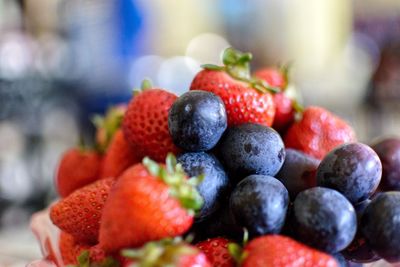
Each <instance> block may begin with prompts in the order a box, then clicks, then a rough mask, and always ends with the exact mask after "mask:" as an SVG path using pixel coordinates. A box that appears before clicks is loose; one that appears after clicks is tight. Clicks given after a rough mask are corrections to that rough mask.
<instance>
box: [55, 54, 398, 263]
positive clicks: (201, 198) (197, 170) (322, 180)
mask: <svg viewBox="0 0 400 267" xmlns="http://www.w3.org/2000/svg"><path fill="white" fill-rule="evenodd" d="M250 60H251V55H250V54H249V53H241V52H239V51H236V50H234V49H232V48H228V49H227V50H225V52H224V54H223V63H224V64H223V66H216V65H204V66H203V68H204V70H202V71H200V72H199V73H198V74H197V75H196V76H195V77H194V79H193V81H192V84H191V86H190V90H189V91H188V92H186V93H184V94H183V95H182V96H180V97H177V96H176V95H174V94H172V93H170V92H168V91H166V90H164V89H161V88H157V87H153V86H152V85H151V83H150V82H149V81H144V82H143V85H142V88H141V90H138V91H136V92H135V93H134V96H133V97H132V99H131V101H130V103H129V104H128V105H126V106H124V105H121V106H117V107H114V108H111V109H110V110H109V111H108V113H107V114H106V115H105V117H103V118H100V117H98V118H96V119H95V124H96V126H97V133H96V137H95V140H96V145H95V147H94V148H83V147H79V148H72V149H70V150H69V151H67V152H66V153H65V154H64V156H63V157H62V159H61V162H60V165H59V169H58V172H57V175H56V189H57V191H58V192H59V195H60V198H61V199H60V200H58V201H57V202H56V203H55V204H53V205H52V206H51V207H50V219H51V221H52V222H53V223H54V225H56V226H57V227H58V228H59V229H60V230H61V234H60V238H59V243H58V248H57V251H59V252H60V256H61V257H59V256H58V255H55V254H56V253H54V252H52V253H49V255H47V258H48V259H50V260H52V261H54V262H56V263H57V264H58V265H59V266H63V265H77V266H122V267H123V266H144V267H149V266H179V267H195V266H196V267H202V266H203V267H205V266H221V267H222V266H224V267H232V266H245V267H258V266H264V267H265V266H274V267H280V266H282V267H283V266H329V267H334V266H359V265H361V264H360V263H366V262H373V261H377V260H379V259H384V260H386V261H388V262H392V263H394V262H397V261H400V192H396V190H400V140H399V139H395V138H394V139H384V140H382V141H380V142H378V143H376V144H375V145H373V146H372V147H370V146H368V145H365V144H362V143H359V142H357V141H356V136H355V133H354V131H353V130H352V128H351V126H349V125H348V124H347V123H346V122H345V121H344V120H342V119H341V118H339V117H338V116H336V115H334V114H332V113H330V112H329V111H327V110H326V109H324V108H322V107H315V106H310V107H306V108H303V107H301V106H300V105H299V104H298V103H297V101H295V100H293V99H291V98H289V97H288V96H287V93H286V88H287V86H288V78H287V76H288V75H287V72H286V70H285V69H283V70H281V69H277V68H266V69H262V70H259V71H257V72H255V73H251V72H250V68H249V63H250ZM178 75H179V74H178Z"/></svg>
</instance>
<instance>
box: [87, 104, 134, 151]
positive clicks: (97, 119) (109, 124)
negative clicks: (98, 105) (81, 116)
mask: <svg viewBox="0 0 400 267" xmlns="http://www.w3.org/2000/svg"><path fill="white" fill-rule="evenodd" d="M126 108H127V107H126V105H124V104H120V105H117V106H113V107H111V108H109V109H108V110H107V112H106V114H105V116H100V115H96V116H94V118H93V119H92V121H93V124H94V125H95V126H96V128H97V129H96V144H97V147H98V148H99V150H100V151H102V152H104V151H105V150H106V149H107V147H108V146H109V144H110V142H111V141H112V139H113V136H114V134H115V132H116V131H118V130H119V129H120V127H121V123H122V119H123V117H124V114H125V111H126Z"/></svg>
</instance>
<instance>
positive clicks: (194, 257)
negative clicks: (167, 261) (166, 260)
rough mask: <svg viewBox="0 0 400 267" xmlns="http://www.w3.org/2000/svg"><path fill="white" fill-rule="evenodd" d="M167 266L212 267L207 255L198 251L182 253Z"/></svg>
mask: <svg viewBox="0 0 400 267" xmlns="http://www.w3.org/2000/svg"><path fill="white" fill-rule="evenodd" d="M161 266H162V265H161ZM169 266H177V267H213V265H211V264H210V262H209V261H208V259H207V256H206V255H205V254H204V253H202V252H198V253H195V254H188V255H182V256H180V257H179V258H178V259H176V262H173V263H171V265H169Z"/></svg>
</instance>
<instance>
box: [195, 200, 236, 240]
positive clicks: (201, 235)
mask: <svg viewBox="0 0 400 267" xmlns="http://www.w3.org/2000/svg"><path fill="white" fill-rule="evenodd" d="M189 232H190V233H193V234H194V236H195V240H197V241H202V240H204V239H207V238H213V237H219V236H224V237H227V238H229V239H233V240H236V241H238V242H241V241H243V228H242V227H240V226H239V225H238V224H237V223H236V222H235V220H234V219H233V215H232V213H231V210H230V209H229V204H228V203H224V204H221V208H220V209H219V210H218V211H217V212H215V213H214V214H212V215H211V216H210V217H209V218H207V219H205V220H204V221H201V222H196V223H195V224H193V227H192V228H191V229H190V231H189Z"/></svg>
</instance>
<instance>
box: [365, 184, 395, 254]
mask: <svg viewBox="0 0 400 267" xmlns="http://www.w3.org/2000/svg"><path fill="white" fill-rule="evenodd" d="M360 228H361V232H362V234H363V235H364V237H365V239H366V240H367V242H368V244H369V245H370V246H371V248H372V249H373V250H374V251H375V252H376V253H377V254H378V255H379V256H381V257H382V258H384V259H385V260H387V261H389V262H396V261H400V192H385V193H380V194H379V195H378V196H377V197H375V198H374V199H372V201H371V203H370V204H369V205H368V207H367V208H366V209H365V211H364V214H363V216H362V218H361V226H360Z"/></svg>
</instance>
